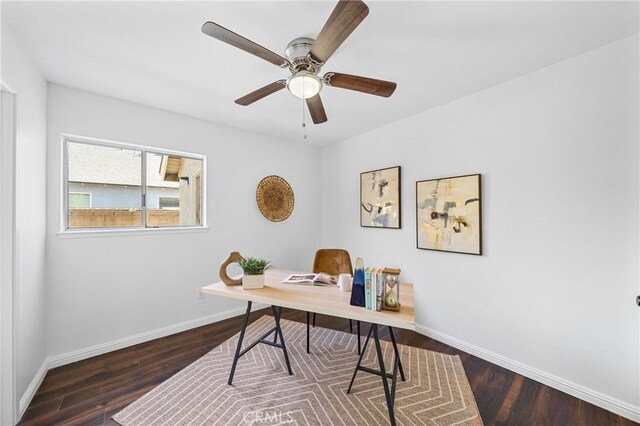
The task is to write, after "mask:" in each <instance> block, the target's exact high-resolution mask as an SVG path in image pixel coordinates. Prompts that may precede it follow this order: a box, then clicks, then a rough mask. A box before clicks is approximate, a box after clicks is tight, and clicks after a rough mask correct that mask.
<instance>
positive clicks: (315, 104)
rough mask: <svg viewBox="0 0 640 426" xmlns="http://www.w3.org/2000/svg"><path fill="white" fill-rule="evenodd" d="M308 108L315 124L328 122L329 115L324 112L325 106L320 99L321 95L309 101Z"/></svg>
mask: <svg viewBox="0 0 640 426" xmlns="http://www.w3.org/2000/svg"><path fill="white" fill-rule="evenodd" d="M307 108H309V113H310V114H311V119H312V120H313V124H321V123H324V122H326V121H327V114H326V113H325V112H324V106H323V105H322V99H320V94H319V93H318V94H317V95H315V96H314V97H313V98H308V99H307Z"/></svg>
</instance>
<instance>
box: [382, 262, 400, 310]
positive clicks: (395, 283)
mask: <svg viewBox="0 0 640 426" xmlns="http://www.w3.org/2000/svg"><path fill="white" fill-rule="evenodd" d="M382 273H383V274H384V303H383V306H382V309H386V310H389V311H399V310H400V283H399V281H400V280H399V276H400V269H392V268H385V269H384V270H383V271H382Z"/></svg>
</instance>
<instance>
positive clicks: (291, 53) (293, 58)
mask: <svg viewBox="0 0 640 426" xmlns="http://www.w3.org/2000/svg"><path fill="white" fill-rule="evenodd" d="M314 41H315V40H314V39H312V38H308V37H298V38H296V39H294V40H292V41H290V42H289V44H288V45H287V48H286V50H285V51H284V54H285V56H286V57H287V59H288V60H289V62H290V63H291V65H293V69H292V72H294V70H295V71H301V70H307V71H310V72H312V73H314V74H316V73H317V72H318V71H319V70H320V67H319V66H314V64H311V63H310V62H309V59H308V57H307V55H308V54H309V51H310V50H311V46H313V42H314Z"/></svg>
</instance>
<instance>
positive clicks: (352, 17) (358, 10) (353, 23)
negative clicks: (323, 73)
mask: <svg viewBox="0 0 640 426" xmlns="http://www.w3.org/2000/svg"><path fill="white" fill-rule="evenodd" d="M368 14H369V8H368V7H367V5H366V4H364V3H363V2H362V1H360V0H340V1H339V2H338V4H337V5H336V7H335V8H334V9H333V12H332V13H331V16H329V19H327V22H326V23H325V24H324V27H322V30H320V34H318V37H317V38H316V41H315V42H313V46H311V50H310V51H309V55H310V56H311V58H312V59H313V60H315V61H317V62H322V63H324V62H327V60H328V59H329V58H330V57H331V55H333V52H335V51H336V49H337V48H338V47H340V45H341V44H342V43H343V42H344V41H345V40H346V39H347V37H349V34H351V33H352V32H353V30H355V29H356V27H357V26H358V25H360V22H362V21H363V20H364V18H365V17H366V16H367V15H368Z"/></svg>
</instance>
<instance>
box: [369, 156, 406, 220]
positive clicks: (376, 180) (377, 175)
mask: <svg viewBox="0 0 640 426" xmlns="http://www.w3.org/2000/svg"><path fill="white" fill-rule="evenodd" d="M401 178H402V173H401V167H400V166H393V167H386V168H383V169H376V170H369V171H366V172H362V173H360V206H359V210H360V226H361V227H362V228H379V229H401V228H402V185H401V183H402V182H401ZM384 181H386V182H387V183H386V184H384ZM365 184H366V186H367V187H369V186H370V185H371V187H370V188H369V189H367V188H365ZM394 184H395V185H394ZM376 185H377V189H376ZM388 185H393V186H392V187H389V186H388ZM385 188H386V189H385ZM375 191H379V192H378V193H377V194H375ZM376 195H379V196H378V197H376ZM373 198H377V200H375V201H377V202H376V203H375V204H373V201H374V200H373ZM396 198H397V201H396ZM389 203H390V204H389ZM387 204H389V205H388V206H387ZM376 211H377V213H376ZM389 215H390V216H389ZM389 218H391V219H392V221H391V223H390V224H385V222H386V221H388V219H389ZM376 223H379V225H378V224H376Z"/></svg>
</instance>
